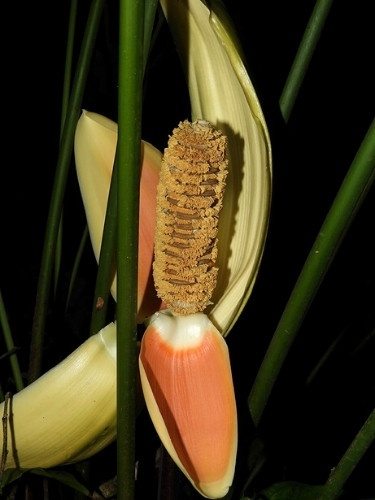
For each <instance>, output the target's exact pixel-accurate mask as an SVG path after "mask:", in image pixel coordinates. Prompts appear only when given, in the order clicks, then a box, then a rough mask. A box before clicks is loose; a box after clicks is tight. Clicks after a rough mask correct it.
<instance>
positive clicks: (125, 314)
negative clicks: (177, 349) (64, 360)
mask: <svg viewBox="0 0 375 500" xmlns="http://www.w3.org/2000/svg"><path fill="white" fill-rule="evenodd" d="M143 28H144V2H143V0H120V26H119V31H120V36H119V93H118V122H119V128H118V143H117V144H118V145H117V152H118V169H117V170H118V183H117V188H118V189H117V196H118V198H117V210H118V212H117V213H118V217H117V228H118V233H117V310H116V315H117V486H118V494H117V498H118V500H132V499H133V498H134V490H135V484H134V466H135V395H136V393H135V390H136V381H137V320H136V315H137V264H138V262H137V260H138V259H137V257H138V218H139V215H138V211H139V179H140V174H139V164H140V157H141V155H140V153H141V116H142V75H143V36H144V34H143ZM120 214H121V217H120V216H119V215H120Z"/></svg>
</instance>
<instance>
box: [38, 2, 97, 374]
mask: <svg viewBox="0 0 375 500" xmlns="http://www.w3.org/2000/svg"><path fill="white" fill-rule="evenodd" d="M103 5H104V0H93V2H92V4H91V8H90V12H89V16H88V20H87V25H86V30H85V34H84V37H83V41H82V46H81V52H80V56H79V60H78V63H77V71H76V74H75V80H74V84H73V88H72V93H71V96H70V99H69V106H68V111H67V116H66V120H65V124H64V130H63V134H62V138H61V145H60V150H59V156H58V160H57V165H56V174H55V179H54V184H53V188H52V196H51V202H50V208H49V213H48V219H47V227H46V234H45V240H44V247H43V252H42V260H41V268H40V273H39V279H38V286H37V293H36V304H35V310H34V321H33V328H32V334H31V346H30V360H29V373H28V381H29V383H30V382H32V381H33V380H35V379H36V378H38V376H39V375H40V372H41V366H42V350H43V337H44V329H45V324H46V313H47V307H48V300H49V294H50V290H51V278H52V269H53V260H54V255H55V248H56V239H57V234H58V229H59V224H60V219H61V211H62V205H63V199H64V193H65V186H66V181H67V176H68V171H69V167H70V164H71V158H72V153H73V144H74V134H75V128H76V124H77V121H78V118H79V114H80V112H81V103H82V97H83V93H84V89H85V84H86V80H87V75H88V72H89V67H90V61H91V55H92V51H93V47H94V43H95V39H96V34H97V31H98V28H99V24H100V19H101V14H102V10H103Z"/></svg>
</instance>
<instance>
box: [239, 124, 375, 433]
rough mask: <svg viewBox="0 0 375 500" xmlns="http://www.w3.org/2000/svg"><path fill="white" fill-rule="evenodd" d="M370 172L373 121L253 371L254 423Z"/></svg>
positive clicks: (374, 157) (374, 160) (374, 166)
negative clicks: (265, 349)
mask: <svg viewBox="0 0 375 500" xmlns="http://www.w3.org/2000/svg"><path fill="white" fill-rule="evenodd" d="M374 176H375V121H373V122H372V124H371V125H370V128H369V130H368V132H367V134H366V136H365V138H364V139H363V142H362V144H361V146H360V148H359V150H358V152H357V154H356V156H355V158H354V160H353V162H352V164H351V166H350V169H349V171H348V173H347V175H346V177H345V179H344V181H343V183H342V185H341V187H340V189H339V191H338V193H337V195H336V198H335V200H334V201H333V203H332V206H331V208H330V210H329V212H328V214H327V216H326V219H325V221H324V222H323V225H322V227H321V229H320V231H319V234H318V236H317V238H316V240H315V242H314V244H313V246H312V248H311V250H310V253H309V255H308V257H307V259H306V262H305V264H304V266H303V268H302V271H301V273H300V275H299V277H298V280H297V282H296V284H295V286H294V289H293V291H292V293H291V295H290V298H289V300H288V303H287V304H286V307H285V309H284V312H283V314H282V316H281V319H280V321H279V324H278V325H277V327H276V331H275V333H274V335H273V338H272V340H271V342H270V345H269V347H268V350H267V352H266V354H265V357H264V359H263V362H262V364H261V366H260V368H259V371H258V373H257V376H256V379H255V382H254V384H253V387H252V389H251V393H250V396H249V400H248V404H249V408H250V412H251V415H252V417H253V420H254V423H255V425H258V424H259V421H260V419H261V416H262V414H263V411H264V408H265V406H266V404H267V401H268V398H269V396H270V393H271V391H272V388H273V385H274V383H275V381H276V379H277V376H278V374H279V371H280V369H281V367H282V364H283V362H284V360H285V358H286V356H287V354H288V351H289V349H290V347H291V345H292V343H293V341H294V339H295V337H296V335H297V332H298V330H299V327H300V325H301V323H302V321H303V319H304V317H305V314H306V312H307V311H308V309H309V307H310V304H311V302H312V300H313V299H314V297H315V294H316V293H317V291H318V288H319V286H320V284H321V282H322V280H323V278H324V276H325V273H326V272H327V270H328V268H329V266H330V264H331V262H332V260H333V258H334V256H335V253H336V251H337V249H338V248H339V246H340V243H341V241H342V238H343V237H344V235H345V232H346V231H347V230H348V228H349V226H350V223H351V221H352V219H353V217H354V215H355V214H356V212H357V210H358V208H359V207H360V205H361V202H362V201H363V199H364V197H365V195H366V193H367V191H368V189H369V188H370V186H371V184H372V182H373V180H374Z"/></svg>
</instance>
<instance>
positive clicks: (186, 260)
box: [154, 120, 228, 314]
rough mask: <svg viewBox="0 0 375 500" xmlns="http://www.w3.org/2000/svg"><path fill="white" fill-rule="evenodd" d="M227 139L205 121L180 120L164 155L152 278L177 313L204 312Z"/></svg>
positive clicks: (214, 272)
mask: <svg viewBox="0 0 375 500" xmlns="http://www.w3.org/2000/svg"><path fill="white" fill-rule="evenodd" d="M226 145H227V139H226V137H225V136H224V135H223V134H222V132H221V131H219V130H216V129H215V128H213V127H212V125H211V124H209V123H208V122H206V121H202V120H199V121H196V122H193V123H190V122H188V121H184V122H181V123H180V124H179V126H178V127H177V128H175V129H174V131H173V134H172V136H171V137H170V138H169V141H168V147H167V148H166V149H165V151H164V158H163V162H162V169H161V173H160V181H159V186H158V198H157V229H156V238H155V261H154V280H155V286H156V290H157V292H158V296H159V297H160V298H161V299H162V300H163V301H164V303H165V304H166V305H167V307H168V308H170V309H171V310H172V311H173V312H175V313H177V314H192V313H195V312H199V311H203V310H204V309H205V308H206V307H207V305H208V304H209V303H210V298H211V295H212V292H213V290H214V288H215V285H216V277H217V272H218V270H217V268H216V267H215V261H216V256H217V224H218V215H219V212H220V209H221V207H222V199H223V194H224V188H225V178H226V176H227V165H228V160H227V159H226Z"/></svg>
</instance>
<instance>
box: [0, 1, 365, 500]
mask: <svg viewBox="0 0 375 500" xmlns="http://www.w3.org/2000/svg"><path fill="white" fill-rule="evenodd" d="M226 5H227V8H228V11H229V13H230V14H231V16H232V18H233V21H234V23H235V25H236V27H237V31H238V35H239V38H240V40H241V43H242V46H243V49H244V52H245V54H246V62H247V68H248V71H249V74H250V76H251V78H252V81H253V84H254V86H255V89H256V91H257V94H258V97H259V100H260V102H261V104H262V107H263V111H264V114H265V117H266V121H267V124H268V127H269V131H270V136H271V141H272V147H273V161H274V185H273V203H272V210H271V219H270V228H269V235H268V239H267V243H266V248H265V254H264V258H263V261H262V266H261V269H260V273H259V276H258V280H257V283H256V286H255V288H254V292H253V294H252V296H251V298H250V301H249V303H248V305H247V307H246V309H245V311H244V313H243V315H242V316H241V318H240V320H239V321H238V323H237V325H236V327H235V329H234V330H233V331H232V333H231V334H230V336H229V337H228V339H227V340H228V345H229V349H230V353H231V358H232V366H233V374H234V379H235V387H236V393H237V398H238V405H239V413H240V449H239V459H238V470H237V472H236V478H235V481H236V482H235V484H237V485H238V486H237V487H238V488H240V487H241V486H242V485H243V483H244V481H245V480H246V457H247V446H248V445H249V443H250V441H251V440H252V438H253V436H254V434H253V428H252V426H251V423H250V418H249V415H248V412H247V406H246V404H247V395H248V393H249V391H250V388H251V385H252V382H253V380H254V376H255V375H256V372H257V369H258V367H259V364H260V362H261V359H262V356H263V354H264V352H265V349H266V347H267V345H268V342H269V340H270V338H271V336H272V334H273V332H274V330H275V328H276V325H277V322H278V320H279V318H280V315H281V313H282V311H283V308H284V306H285V304H286V302H287V300H288V297H289V294H290V292H291V290H292V287H293V285H294V283H295V281H296V279H297V277H298V274H299V272H300V270H301V267H302V265H303V263H304V261H305V258H306V257H307V254H308V251H309V249H310V247H311V245H312V243H313V242H314V239H315V237H316V235H317V234H318V231H319V228H320V226H321V224H322V222H323V220H324V217H325V215H326V213H327V210H328V209H329V207H330V204H331V202H332V201H333V198H334V196H335V194H336V192H337V190H338V188H339V187H340V184H341V182H342V180H343V178H344V176H345V174H346V172H347V170H348V168H349V167H350V164H351V162H352V160H353V158H354V156H355V154H356V152H357V149H358V147H359V145H360V143H361V141H362V139H363V137H364V135H365V133H366V132H367V129H368V127H369V126H370V124H371V121H372V119H373V117H374V107H375V106H374V88H375V77H374V74H373V54H374V48H375V45H374V27H373V17H372V15H371V2H366V1H358V2H349V1H339V0H336V1H334V2H333V5H332V8H331V11H330V14H329V16H328V19H327V22H326V25H325V28H324V30H323V32H322V36H321V38H320V41H319V43H318V46H317V49H316V51H315V54H314V56H313V59H312V61H311V64H310V67H309V69H308V71H307V74H306V78H305V81H304V83H303V85H302V88H301V90H300V93H299V96H298V99H297V101H296V104H295V107H294V110H293V113H292V115H291V117H290V120H289V122H288V124H287V126H286V125H285V124H284V123H283V120H282V117H281V115H280V111H279V105H278V99H279V97H280V94H281V92H282V88H283V85H284V82H285V80H286V77H287V74H288V71H289V68H290V66H291V64H292V61H293V58H294V55H295V52H296V49H297V47H298V44H299V41H300V40H301V36H302V34H303V31H304V28H305V26H306V23H307V21H308V18H309V15H310V13H311V11H312V9H313V7H314V2H313V1H311V0H308V1H307V0H306V1H304V2H299V1H291V0H286V1H284V2H278V1H275V0H273V1H264V2H254V1H250V2H239V1H237V2H230V1H227V2H226ZM88 6H89V2H88V1H86V0H85V1H82V2H80V3H79V17H78V20H79V22H78V27H79V30H78V35H77V36H78V37H79V36H81V35H82V29H83V27H84V22H85V19H86V15H87V10H88ZM68 8H69V5H68V2H50V3H47V2H39V3H33V4H27V5H21V3H19V2H16V3H12V4H11V5H9V4H8V5H7V6H6V7H5V11H4V14H3V24H4V25H7V28H8V29H7V32H6V33H5V31H3V32H2V39H3V42H2V62H3V65H2V66H3V70H2V89H3V90H2V111H3V113H2V118H3V123H2V131H3V132H2V136H3V139H4V140H3V145H2V152H3V160H2V167H1V172H2V175H1V184H0V185H1V200H0V202H1V220H2V237H1V249H2V258H1V261H0V262H1V264H0V269H1V271H0V272H1V281H0V286H1V291H2V295H3V299H4V302H5V305H6V308H7V311H8V315H9V321H10V324H11V327H12V330H13V334H14V337H15V340H16V344H17V346H18V347H19V356H20V360H21V363H22V367H23V369H24V371H26V369H27V362H28V343H29V338H30V330H31V324H32V315H33V308H34V302H35V291H36V284H37V277H38V272H39V266H40V256H41V250H42V245H43V238H44V231H45V224H46V218H47V213H48V206H49V200H50V193H51V187H52V184H53V178H54V168H55V164H56V159H57V150H58V140H59V127H60V118H59V117H60V101H61V92H62V77H63V69H64V57H65V53H64V51H65V40H66V26H67V20H68ZM116 9H117V4H116V2H113V1H109V2H107V4H106V8H105V11H104V18H103V24H102V28H101V31H100V33H99V38H98V43H97V47H96V49H95V53H94V61H93V66H92V69H91V72H90V76H89V81H88V86H87V90H86V93H85V97H84V102H83V107H84V108H86V109H88V110H92V111H96V112H99V113H102V114H104V115H107V116H109V117H110V118H113V119H114V120H115V119H116V102H117V101H116V99H117V94H116V92H117V87H116V72H117V65H116V37H117V31H116V30H117V17H116V13H117V11H116ZM78 46H79V42H77V47H78ZM188 117H189V100H188V94H187V89H186V87H185V83H184V77H183V74H182V71H181V68H180V63H179V60H178V58H177V55H176V53H175V50H174V46H173V42H172V40H171V38H170V35H169V32H168V28H167V26H166V25H163V26H162V28H161V32H160V33H159V37H158V39H157V41H156V43H155V45H154V46H153V48H152V51H151V53H150V58H149V64H148V68H147V73H146V82H145V92H144V104H143V138H144V139H146V140H148V141H150V142H152V143H153V144H154V145H155V146H157V147H158V148H159V149H161V150H162V149H163V148H164V147H165V145H166V141H167V138H168V134H169V133H170V132H171V130H172V128H173V127H174V126H175V125H176V124H177V123H178V121H180V120H182V119H185V118H188ZM373 214H374V190H373V188H372V189H371V190H370V191H369V193H368V195H367V197H366V199H365V200H364V202H363V205H362V206H361V208H360V210H359V211H358V214H357V216H356V218H355V219H354V221H353V223H352V226H351V228H350V230H349V231H348V233H347V235H346V237H345V239H344V240H343V242H342V245H341V247H340V249H339V251H338V253H337V255H336V258H335V260H334V262H333V263H332V266H331V268H330V270H329V272H328V273H327V275H326V277H325V279H324V281H323V284H322V286H321V288H320V290H319V293H318V295H317V297H316V299H315V300H314V302H313V304H312V306H311V308H310V310H309V313H308V315H307V317H306V318H305V320H304V322H303V324H302V327H301V330H300V332H299V335H298V337H297V340H296V342H295V344H294V345H293V348H292V350H291V352H290V354H289V356H288V358H287V361H286V364H285V367H284V369H283V370H282V372H281V374H280V378H279V380H278V383H277V384H276V387H275V389H274V392H273V395H272V398H271V400H270V403H269V405H268V407H267V411H266V414H265V418H264V422H263V424H262V427H261V435H262V437H263V438H264V440H265V443H266V449H267V454H268V461H267V465H266V466H265V469H264V470H263V472H262V473H261V474H260V476H259V478H258V482H256V485H255V489H256V490H257V491H259V490H260V489H261V488H263V487H265V486H269V485H270V484H272V483H273V482H277V481H282V480H295V481H301V482H306V483H310V484H319V483H322V482H324V481H325V479H326V477H327V475H328V474H329V471H330V468H331V467H332V466H334V465H335V464H336V463H337V461H338V459H339V458H340V456H341V455H342V454H343V452H344V451H345V449H346V447H347V446H348V445H349V443H350V442H351V440H352V439H353V437H354V435H355V433H356V432H357V430H358V429H359V428H360V426H361V425H362V423H363V422H364V420H365V419H366V417H367V416H368V415H369V413H370V411H371V410H372V408H373V407H374V400H375V391H374V380H375V377H374V374H375V370H374V364H375V362H374V360H375V348H374V347H375V346H374V323H375V322H374V263H373V255H374V238H373V228H374V225H373ZM64 219H65V223H64V224H65V229H64V243H63V255H64V257H63V263H62V283H64V280H65V281H66V279H67V277H68V276H69V272H70V268H71V265H72V262H73V259H74V256H75V252H76V249H77V247H78V243H79V239H80V236H81V233H82V231H83V228H84V226H85V217H84V211H83V207H82V203H81V200H80V195H79V191H78V187H77V183H76V178H75V173H74V169H73V168H72V169H71V174H70V177H69V180H68V190H67V197H66V200H65V208H64ZM95 269H96V263H95V260H94V257H93V255H92V252H91V248H90V247H89V246H88V247H87V248H86V250H85V255H84V259H83V263H82V267H81V271H80V275H79V280H78V282H77V286H76V289H75V291H74V295H73V300H72V303H71V305H70V308H69V310H68V313H67V314H66V315H63V314H62V306H61V304H62V303H63V298H64V294H65V293H66V289H65V288H64V286H63V284H62V285H61V287H60V289H59V292H58V302H57V306H55V308H53V309H52V308H51V311H50V316H49V321H48V325H47V332H46V346H45V358H44V365H45V366H44V369H48V368H49V367H51V366H53V365H54V364H55V363H56V362H58V361H59V360H60V359H62V358H63V357H64V356H66V355H67V354H69V353H70V352H71V350H72V349H74V348H75V347H76V346H77V345H79V344H80V343H81V342H82V341H83V339H84V338H86V335H87V325H88V321H89V315H90V307H91V300H92V295H91V294H92V286H93V283H94V279H95ZM59 294H60V295H59ZM59 300H60V302H59ZM59 304H60V307H59ZM339 336H341V337H340V341H339V342H338V344H337V346H336V348H335V350H334V351H333V353H332V354H331V356H330V357H329V358H328V360H327V362H326V363H325V364H324V366H323V368H322V369H321V370H320V371H319V372H318V375H317V377H316V378H315V379H314V381H313V382H312V383H311V384H309V385H308V386H306V378H307V377H308V376H309V374H310V372H311V371H312V370H313V368H314V367H315V365H316V364H317V362H318V361H319V360H320V359H321V357H322V356H323V355H324V353H325V352H326V350H327V349H328V347H329V346H330V345H331V343H332V342H333V341H335V339H337V338H338V337H339ZM361 346H363V347H361ZM2 349H3V346H2ZM0 363H1V364H0V370H1V374H2V376H1V382H2V384H5V385H4V386H3V389H10V390H12V382H11V379H10V377H8V375H7V370H8V366H7V363H6V362H4V361H0ZM3 374H5V378H4V377H3ZM4 379H5V382H4ZM6 384H8V386H9V387H7V385H6ZM138 425H139V428H140V431H139V433H140V435H139V438H138V445H137V446H138V451H137V453H138V458H139V460H140V462H139V463H140V475H139V481H138V489H139V498H146V496H147V498H150V499H151V498H156V494H154V493H153V492H155V491H156V484H157V482H156V477H153V479H152V481H150V477H151V475H152V472H150V471H153V461H154V452H155V450H156V449H157V447H158V441H157V438H156V436H155V435H154V434H153V429H152V427H151V425H150V423H149V421H148V417H147V415H142V416H141V418H140V419H139V424H138ZM150 450H151V451H150ZM114 461H115V453H113V447H109V449H107V450H105V451H104V452H102V453H101V454H99V455H98V456H97V457H96V458H95V459H94V461H93V462H94V468H97V469H98V471H99V472H97V474H96V476H95V477H94V478H92V484H91V486H92V487H93V488H97V486H98V484H100V481H104V480H106V479H109V478H110V477H111V474H113V475H114V474H115V472H114V471H115V462H114ZM374 462H375V455H374V450H370V451H369V452H368V453H367V454H366V456H365V458H364V459H363V460H362V461H361V463H360V464H359V465H358V467H357V468H356V470H355V471H354V473H353V475H352V476H351V478H350V480H349V481H348V483H347V485H346V487H347V489H346V493H345V495H344V496H343V498H345V499H353V500H360V499H365V498H372V499H374V498H375V486H374V479H373V473H374ZM143 471H144V472H143ZM142 474H144V475H142ZM175 474H176V475H177V477H178V478H179V479H178V480H179V481H181V482H182V486H181V485H180V486H178V487H179V488H180V492H179V493H178V494H177V493H175V496H174V497H173V498H181V499H182V498H185V497H184V496H183V495H186V498H195V497H194V493H191V492H190V488H188V487H185V485H184V479H183V478H181V477H180V476H179V475H178V473H177V472H175ZM238 494H239V493H238V492H237V495H238ZM247 494H248V495H249V496H250V495H254V494H255V491H253V490H251V491H248V492H247ZM36 498H37V497H36ZM65 498H67V497H65ZM171 498H172V497H171ZM234 498H235V499H236V500H237V498H239V497H238V496H235V497H234ZM162 500H164V499H162Z"/></svg>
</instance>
